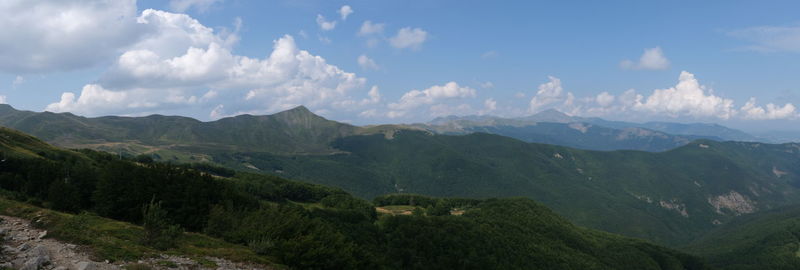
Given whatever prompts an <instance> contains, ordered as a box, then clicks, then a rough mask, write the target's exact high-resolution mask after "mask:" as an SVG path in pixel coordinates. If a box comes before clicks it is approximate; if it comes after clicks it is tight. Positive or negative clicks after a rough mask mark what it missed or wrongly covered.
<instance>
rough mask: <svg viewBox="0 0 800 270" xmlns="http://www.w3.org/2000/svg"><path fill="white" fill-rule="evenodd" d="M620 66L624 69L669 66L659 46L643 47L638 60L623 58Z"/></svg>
mask: <svg viewBox="0 0 800 270" xmlns="http://www.w3.org/2000/svg"><path fill="white" fill-rule="evenodd" d="M620 67H622V68H624V69H644V70H663V69H667V68H669V60H668V59H667V57H666V56H664V52H663V51H662V50H661V47H655V48H650V49H645V50H644V53H643V54H642V56H641V57H639V61H638V62H634V61H631V60H623V61H622V62H621V63H620Z"/></svg>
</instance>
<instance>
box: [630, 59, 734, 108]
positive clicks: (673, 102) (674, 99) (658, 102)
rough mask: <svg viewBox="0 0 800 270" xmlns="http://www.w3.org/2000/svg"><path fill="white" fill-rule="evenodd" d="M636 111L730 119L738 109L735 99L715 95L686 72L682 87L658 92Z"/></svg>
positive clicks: (682, 79)
mask: <svg viewBox="0 0 800 270" xmlns="http://www.w3.org/2000/svg"><path fill="white" fill-rule="evenodd" d="M634 109H636V110H639V111H646V112H651V113H657V114H666V115H668V116H671V117H678V116H692V117H717V118H721V119H729V118H731V117H732V116H734V114H736V110H735V109H734V108H733V100H731V99H725V98H721V97H718V96H715V95H714V93H713V91H712V90H710V89H708V88H706V87H705V86H703V85H700V83H699V82H698V81H697V79H696V78H695V77H694V74H691V73H689V72H686V71H682V72H681V74H680V77H679V79H678V84H677V85H675V86H674V87H671V88H667V89H656V90H654V91H653V93H652V94H651V95H650V96H649V97H647V99H646V100H645V101H644V102H640V103H637V104H635V107H634Z"/></svg>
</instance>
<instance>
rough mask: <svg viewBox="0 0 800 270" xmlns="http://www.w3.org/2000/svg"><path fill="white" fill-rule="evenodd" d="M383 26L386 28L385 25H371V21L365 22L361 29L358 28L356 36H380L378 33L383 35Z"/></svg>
mask: <svg viewBox="0 0 800 270" xmlns="http://www.w3.org/2000/svg"><path fill="white" fill-rule="evenodd" d="M385 26H386V24H383V23H372V21H369V20H367V21H364V23H362V24H361V28H359V30H358V35H359V36H367V35H373V34H380V33H383V28H384V27H385Z"/></svg>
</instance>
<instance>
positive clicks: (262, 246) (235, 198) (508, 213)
mask: <svg viewBox="0 0 800 270" xmlns="http://www.w3.org/2000/svg"><path fill="white" fill-rule="evenodd" d="M0 137H3V138H12V137H15V138H19V139H18V140H17V139H14V140H11V139H9V140H5V141H3V143H2V144H0V151H2V152H3V153H4V154H5V156H6V157H7V158H6V159H4V160H3V162H2V164H0V187H1V188H2V190H0V191H1V192H0V193H2V195H3V196H4V197H6V198H14V199H17V200H22V201H27V202H29V203H33V204H39V205H42V206H46V207H50V208H54V209H61V210H63V211H67V212H73V213H74V212H79V211H91V212H93V213H97V214H99V215H101V216H104V217H107V218H114V219H117V220H121V221H127V222H134V223H139V222H142V220H143V219H145V220H147V219H146V218H147V216H148V215H145V216H142V214H143V213H142V212H141V210H142V207H143V205H150V207H152V205H154V202H159V203H158V205H163V209H164V210H165V211H167V212H168V213H169V215H167V216H165V219H166V220H165V222H170V223H172V224H175V225H178V226H180V227H181V228H184V229H186V230H187V231H193V232H202V233H205V234H208V235H211V236H214V237H217V238H218V239H209V238H207V237H206V236H195V238H194V239H195V240H186V239H185V238H186V237H189V236H186V235H184V236H183V237H179V238H177V239H178V241H177V242H174V243H172V245H171V246H165V247H166V248H167V250H166V251H158V250H157V249H154V248H153V247H152V246H149V244H147V243H148V242H140V240H138V239H140V237H141V234H142V232H141V230H140V229H137V228H136V227H135V226H131V225H124V224H123V225H120V224H116V225H112V224H111V223H109V222H111V221H109V220H107V219H105V218H99V217H96V216H93V215H92V214H88V213H86V212H84V214H80V215H72V214H64V213H57V212H53V211H49V210H46V211H45V210H40V209H37V208H35V207H31V206H29V205H24V204H21V203H19V202H12V201H8V200H7V199H0V211H2V212H3V213H4V214H10V215H19V216H23V217H28V218H31V216H30V215H31V214H32V213H34V216H33V218H37V220H39V221H37V224H39V225H37V226H44V227H45V228H47V229H48V230H50V231H51V232H52V235H53V237H56V238H58V239H61V240H64V241H74V242H76V243H78V244H82V245H86V246H87V248H89V249H91V250H93V251H94V252H95V253H96V255H97V256H101V258H104V259H108V260H115V261H116V260H120V261H124V260H138V259H140V258H142V257H147V256H152V255H153V254H154V253H155V254H157V253H158V252H166V253H171V254H174V253H178V254H182V253H195V254H196V253H198V252H201V253H200V254H203V253H202V252H209V250H210V249H209V247H210V246H213V245H220V246H223V247H224V246H225V245H228V249H225V250H218V251H217V252H219V254H213V251H211V252H212V254H207V253H206V254H207V255H220V256H222V255H224V256H227V257H229V258H232V259H236V260H244V261H249V260H255V261H256V262H264V261H271V260H275V261H277V262H278V263H281V264H285V265H288V266H290V267H292V268H297V269H376V268H380V269H452V268H459V269H532V268H538V269H552V268H558V269H705V268H706V266H705V265H704V264H703V263H702V262H701V261H700V260H699V259H697V258H696V257H693V256H689V255H686V254H683V253H680V252H677V251H674V250H670V249H667V248H663V247H658V246H655V245H653V244H649V243H646V242H643V241H640V240H633V239H629V238H624V237H620V236H616V235H611V234H608V233H603V232H598V231H594V230H590V229H584V228H580V227H576V226H574V225H572V224H570V223H569V222H568V221H566V220H564V219H563V218H561V217H559V216H557V215H556V214H554V213H552V212H551V211H550V210H548V209H547V208H545V207H544V206H541V205H539V204H537V203H535V202H533V201H531V200H529V199H490V200H485V201H483V200H450V199H447V200H443V199H429V200H437V201H438V203H436V204H435V206H436V207H432V206H431V205H429V206H427V207H418V208H417V209H416V210H415V211H414V212H415V214H414V215H411V216H392V215H381V216H379V215H377V214H376V212H375V209H374V207H373V205H372V204H371V203H370V202H367V201H363V200H360V199H357V198H354V197H351V196H350V195H348V194H346V193H344V192H342V191H341V190H338V189H334V188H327V187H322V186H316V185H310V184H303V183H298V182H293V181H289V180H284V179H280V178H276V177H269V176H262V175H253V174H235V175H234V176H233V177H224V176H222V175H216V176H212V175H213V174H214V173H215V171H224V170H222V169H216V170H213V171H198V170H199V169H203V168H205V167H196V168H199V169H192V168H187V167H183V166H174V165H168V164H158V163H149V161H147V160H140V161H139V162H134V161H132V160H126V159H120V158H119V157H118V156H114V155H109V154H104V153H100V152H93V151H79V152H74V151H66V150H60V149H57V148H52V147H50V148H49V149H44V150H42V147H43V146H46V144H44V143H42V142H41V141H38V140H37V139H35V138H32V137H29V136H26V135H23V134H21V133H18V132H15V131H12V130H8V129H5V128H3V129H0ZM9 145H10V146H13V147H10V146H9ZM28 152H34V153H37V154H36V155H35V156H27V155H25V154H23V153H28ZM44 169H46V170H44ZM225 174H227V172H226V173H225ZM162 203H163V204H162ZM448 203H452V204H448ZM442 207H446V208H445V211H440V209H441V208H442ZM456 208H458V209H460V211H461V212H459V213H457V214H452V213H454V212H452V211H448V210H454V209H456ZM35 213H39V214H35ZM167 217H168V218H167ZM98 222H99V224H105V225H102V226H97V224H98ZM107 226H115V227H114V228H116V229H112V230H108V227H107ZM104 228H105V229H104ZM145 230H149V229H147V226H145ZM98 236H100V237H98ZM197 237H200V238H202V239H206V240H202V241H205V242H206V243H205V244H201V243H198V242H197V241H200V240H197ZM190 238H191V237H190ZM181 239H184V240H181ZM219 239H221V240H224V241H226V242H227V244H220V243H219ZM109 241H110V242H109ZM115 241H116V242H115ZM184 241H189V242H184ZM192 241H194V242H192ZM110 243H113V244H110ZM143 243H144V244H143ZM192 243H194V244H192ZM167 244H169V243H167ZM192 245H196V246H192ZM244 246H247V248H248V249H247V250H245V251H243V250H240V249H241V248H242V247H244ZM212 250H213V249H212ZM226 252H227V253H226Z"/></svg>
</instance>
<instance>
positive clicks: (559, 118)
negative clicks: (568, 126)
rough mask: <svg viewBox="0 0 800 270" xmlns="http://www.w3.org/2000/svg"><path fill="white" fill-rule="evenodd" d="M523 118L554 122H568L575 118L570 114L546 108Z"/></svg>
mask: <svg viewBox="0 0 800 270" xmlns="http://www.w3.org/2000/svg"><path fill="white" fill-rule="evenodd" d="M525 119H526V120H533V121H536V122H556V123H568V122H574V121H575V119H574V118H573V117H572V116H569V115H567V114H565V113H563V112H561V111H559V110H556V109H547V110H544V111H541V112H538V113H536V114H534V115H531V116H528V117H525Z"/></svg>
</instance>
